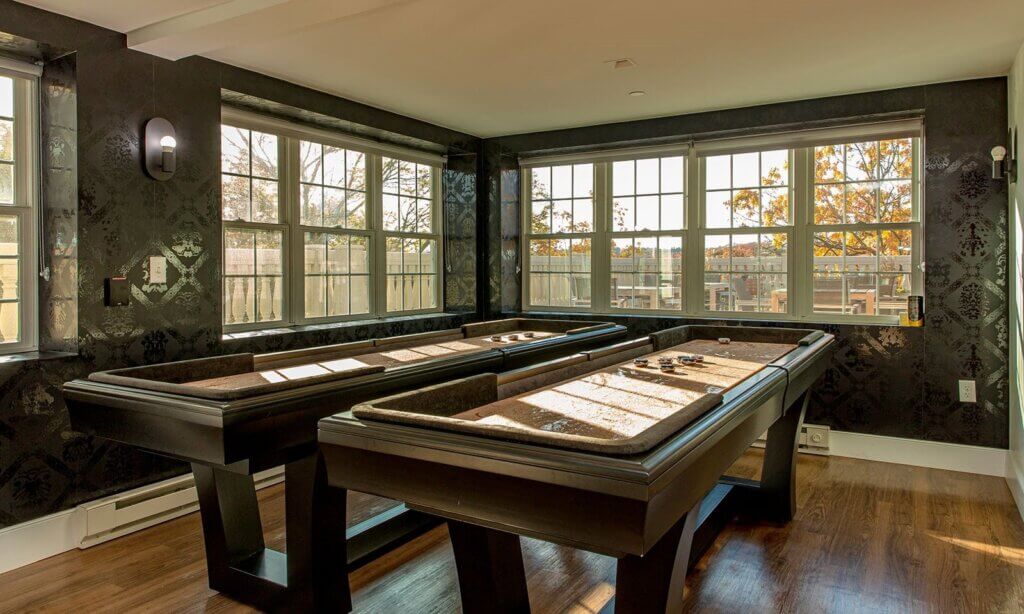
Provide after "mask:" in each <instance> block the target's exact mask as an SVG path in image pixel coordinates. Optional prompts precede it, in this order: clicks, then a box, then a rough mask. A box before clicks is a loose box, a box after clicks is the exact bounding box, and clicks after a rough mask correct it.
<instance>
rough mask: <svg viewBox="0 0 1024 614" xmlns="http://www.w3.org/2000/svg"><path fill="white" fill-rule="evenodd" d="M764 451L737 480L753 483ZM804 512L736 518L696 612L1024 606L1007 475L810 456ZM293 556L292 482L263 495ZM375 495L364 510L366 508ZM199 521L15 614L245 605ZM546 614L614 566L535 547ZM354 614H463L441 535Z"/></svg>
mask: <svg viewBox="0 0 1024 614" xmlns="http://www.w3.org/2000/svg"><path fill="white" fill-rule="evenodd" d="M759 462H760V453H759V452H757V451H751V452H750V453H748V454H747V456H746V457H744V459H742V460H741V461H740V462H739V463H737V466H736V467H734V470H733V471H732V473H734V474H736V475H741V476H743V477H756V474H757V472H758V467H759ZM798 481H799V494H798V503H799V512H798V514H797V517H796V519H795V520H794V521H793V522H791V523H789V524H788V525H785V526H773V525H765V524H761V523H751V522H745V521H744V520H743V519H739V520H737V521H736V522H734V523H732V524H731V525H730V526H729V527H728V528H726V530H725V531H724V532H723V533H722V534H721V536H719V538H718V540H717V541H716V542H715V545H714V546H713V547H712V548H711V550H709V551H708V553H707V554H706V555H705V556H704V558H703V559H702V560H701V561H700V563H699V564H698V565H697V567H696V569H694V570H693V571H692V572H691V573H690V576H689V577H688V578H687V593H686V597H685V600H684V601H685V603H684V605H685V610H686V611H688V612H812V611H813V612H844V613H845V612H1020V611H1021V610H1022V609H1024V523H1022V522H1021V518H1020V515H1019V513H1018V512H1017V509H1016V508H1015V507H1014V505H1013V502H1012V500H1011V497H1010V493H1009V491H1008V490H1007V487H1006V484H1005V482H1004V481H1003V480H1002V479H1001V478H995V477H985V476H977V475H971V474H965V473H954V472H948V471H939V470H933V469H921V468H916V467H906V466H902V465H890V464H883V463H873V462H868V461H859V460H852V459H846V458H838V457H829V458H826V457H816V456H808V455H800V458H799V469H798ZM260 500H261V508H262V509H263V512H264V527H265V531H266V537H267V545H268V546H270V547H274V548H281V547H283V542H284V534H283V531H284V524H283V511H284V498H283V489H282V488H281V487H280V486H277V487H273V488H270V489H266V490H264V491H263V492H262V493H261V494H260ZM379 504H380V502H379V500H378V501H373V500H369V499H367V500H363V501H360V502H359V503H358V504H357V505H356V507H357V508H358V509H357V510H356V512H355V513H357V514H359V513H365V510H366V509H367V508H368V507H369V506H371V505H379ZM199 531H200V527H199V519H198V516H197V515H195V514H193V515H190V516H186V517H183V518H179V519H177V520H174V521H171V522H168V523H165V524H162V525H160V526H158V527H154V528H152V529H149V530H146V531H143V532H141V533H136V534H134V535H131V536H128V537H125V538H122V539H119V540H115V541H113V542H109V543H106V544H103V545H100V546H96V547H94V548H90V549H89V550H85V551H73V552H68V553H65V554H62V555H59V556H56V557H53V558H50V559H47V560H45V561H40V562H39V563H36V564H33V565H30V566H27V567H24V568H21V569H18V570H15V571H13V572H10V573H8V574H4V575H2V576H0V611H3V612H26V611H36V612H69V611H78V612H125V611H141V612H204V611H205V612H248V611H251V610H249V609H248V608H245V607H244V606H240V605H238V604H236V603H234V602H232V601H231V600H229V599H227V598H224V597H221V596H220V595H218V594H217V593H215V592H213V591H211V590H210V589H208V588H207V587H206V568H205V564H204V563H203V552H202V541H201V539H200V535H199ZM523 552H524V556H525V558H526V571H527V579H528V582H529V588H530V601H531V605H532V609H533V611H534V612H538V613H540V612H575V613H587V612H591V613H593V612H600V611H601V610H602V608H605V607H606V606H607V605H608V603H609V601H610V600H611V599H612V597H613V596H614V593H615V588H614V578H615V563H614V561H613V560H612V559H609V558H607V557H603V556H600V555H596V554H591V553H587V552H581V551H576V550H572V549H568V548H563V547H559V546H553V545H551V544H547V543H543V542H538V541H534V540H523ZM351 581H352V585H353V588H354V590H355V595H354V602H355V607H356V611H357V612H413V611H415V612H438V613H447V612H458V611H459V610H460V606H459V596H458V585H457V579H456V576H455V565H454V560H453V558H452V551H451V546H450V545H449V543H448V539H447V533H446V531H445V529H444V528H443V527H442V528H439V529H436V530H434V531H431V532H430V533H427V534H426V535H424V536H422V537H420V538H419V539H417V540H415V541H413V542H411V543H410V544H408V545H406V546H404V547H403V548H400V549H399V550H397V551H395V552H392V553H391V554H389V555H387V556H385V557H384V558H381V559H379V560H377V561H375V562H374V563H372V564H370V565H368V566H366V567H363V568H362V569H359V570H357V571H356V572H354V573H353V574H352V575H351Z"/></svg>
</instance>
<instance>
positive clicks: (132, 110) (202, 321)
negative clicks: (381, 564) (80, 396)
mask: <svg viewBox="0 0 1024 614" xmlns="http://www.w3.org/2000/svg"><path fill="white" fill-rule="evenodd" d="M0 15H3V18H2V20H0V28H2V29H5V30H10V31H12V32H13V33H14V34H16V35H19V36H21V37H28V38H30V39H33V40H36V41H38V42H39V43H40V44H39V45H38V48H39V49H50V48H55V47H59V48H60V49H62V50H66V51H67V53H65V52H64V51H62V52H61V53H62V55H60V56H59V57H57V58H55V59H54V60H53V61H52V62H50V63H49V64H48V65H47V70H46V71H45V76H44V80H43V81H44V88H45V91H44V92H43V108H44V111H45V113H44V116H45V119H46V120H48V121H46V122H45V123H44V126H43V133H44V138H45V139H46V140H45V145H46V147H45V151H44V156H43V163H44V164H43V165H42V166H43V182H42V187H43V190H44V201H45V202H44V203H43V208H44V214H45V218H44V231H45V232H44V236H45V239H46V240H45V243H46V249H47V256H48V257H49V258H50V259H51V260H52V261H53V265H52V269H53V270H52V272H51V273H52V275H53V276H52V277H51V280H52V281H51V282H50V283H49V284H48V285H44V286H43V287H42V294H41V296H42V297H43V300H42V301H41V304H42V307H43V311H42V318H43V323H44V326H45V327H46V331H47V332H46V336H45V338H46V339H47V340H48V342H49V341H50V340H52V345H47V346H46V347H44V349H47V350H58V351H63V352H70V353H71V355H57V354H53V353H52V352H51V353H49V354H46V355H44V358H45V359H42V360H29V361H8V362H3V361H0V527H2V526H7V525H11V524H15V523H18V522H24V521H26V520H30V519H32V518H36V517H39V516H42V515H45V514H48V513H52V512H56V511H59V510H61V509H66V508H69V507H73V506H74V505H77V504H78V503H81V502H84V501H89V500H92V499H96V498H98V497H102V496H106V495H109V494H112V493H116V492H120V491H123V490H126V489H130V488H134V487H137V486H141V485H144V484H147V483H151V482H154V481H157V480H160V479H164V478H167V477H171V476H174V475H179V474H182V473H185V472H187V471H188V467H187V465H185V464H183V463H180V462H178V461H173V460H170V459H166V458H163V457H159V456H156V455H152V454H147V453H144V452H140V451H137V450H135V449H134V448H131V447H128V446H121V445H118V444H114V443H111V442H106V441H102V440H97V439H93V438H91V437H87V436H85V435H82V434H81V433H76V432H74V431H72V430H71V428H70V424H69V421H68V416H67V411H66V407H65V406H64V402H63V399H62V398H61V394H60V387H61V385H62V384H63V383H64V382H65V381H68V380H71V379H74V378H77V377H83V376H86V375H88V373H90V372H92V371H95V370H100V369H111V368H116V367H120V366H127V365H134V364H143V363H154V362H163V361H169V360H178V359H184V358H193V357H200V356H209V355H214V354H222V353H228V352H238V351H255V352H261V351H274V350H283V349H294V348H301V347H308V346H310V345H316V344H324V343H339V342H342V341H351V340H355V339H365V338H369V337H375V336H389V335H397V334H405V333H411V332H424V331H427V330H437V329H442V328H453V327H457V326H459V325H461V324H463V323H465V322H467V321H470V320H472V319H474V318H475V317H477V313H476V311H477V303H476V293H477V283H478V277H479V273H478V271H479V270H481V269H482V267H479V268H478V266H477V262H478V260H479V258H478V255H477V254H478V249H477V241H478V235H477V213H478V207H477V202H476V197H477V195H476V187H477V183H476V181H477V178H478V173H477V170H476V165H477V162H476V159H475V155H473V156H470V157H467V158H465V159H464V160H460V159H459V158H457V157H455V156H453V158H452V162H451V163H450V164H449V169H448V171H446V173H445V174H444V177H443V178H444V180H445V186H444V190H445V192H444V193H445V209H446V223H447V224H448V226H449V228H450V229H451V230H452V231H453V232H452V234H451V237H450V242H449V250H451V254H450V255H451V256H452V259H451V261H450V263H451V272H450V274H449V276H448V278H447V279H446V283H445V292H446V299H447V302H446V308H447V309H449V310H451V311H453V312H457V313H452V314H447V315H444V316H440V317H437V316H435V317H408V318H399V319H395V320H392V321H387V322H370V323H366V324H358V325H345V326H335V327H323V326H320V327H316V326H313V327H302V328H301V329H297V330H294V331H289V332H288V333H286V334H278V335H258V336H251V337H248V338H242V339H229V340H223V339H222V337H221V277H220V267H221V238H220V108H221V101H222V98H221V97H222V90H223V89H224V88H225V87H230V88H231V89H233V90H234V91H237V92H242V93H244V94H246V95H250V96H254V97H263V98H266V99H269V100H274V101H276V102H279V103H283V104H298V105H299V106H304V107H306V108H309V109H310V110H312V111H316V112H319V113H326V114H329V115H332V114H333V115H332V116H334V117H336V118H337V119H338V120H339V121H342V122H362V123H368V127H369V128H371V129H373V130H378V131H380V130H397V131H399V132H401V133H403V134H405V135H407V136H408V137H410V138H415V139H420V140H422V139H426V138H432V139H436V140H437V141H438V145H439V146H440V147H442V148H445V147H457V148H458V151H459V152H464V151H466V150H467V149H468V150H469V152H470V153H472V154H475V153H476V152H477V148H478V145H479V140H478V139H475V138H474V137H471V136H469V135H465V134H462V133H458V132H455V131H450V130H447V129H445V128H442V127H439V126H433V125H429V124H426V123H424V122H420V121H417V120H413V119H409V118H403V117H401V116H399V115H396V114H394V113H390V112H385V111H375V110H373V109H372V108H370V107H367V106H366V105H361V104H359V103H355V102H352V101H346V100H343V99H340V98H336V97H333V96H329V95H327V94H324V93H322V92H314V91H313V90H309V89H307V88H302V87H300V86H296V85H291V84H287V83H286V82H283V81H280V80H277V79H272V78H270V77H265V76H263V75H256V74H255V73H249V72H248V71H244V70H242V69H238V68H235V67H231V66H226V65H222V64H218V63H216V62H213V61H210V60H204V59H197V58H191V59H186V60H182V61H178V62H169V61H165V60H161V59H158V58H155V57H152V56H149V55H146V54H142V53H138V52H134V51H130V50H128V49H126V48H125V40H124V36H123V35H121V34H118V33H116V32H111V31H109V30H104V29H103V28H99V27H97V26H93V25H90V24H86V23H83V22H79V21H75V20H73V19H69V18H66V17H62V16H59V15H55V14H52V13H48V12H46V11H42V10H39V9H35V8H32V7H27V6H25V5H22V4H18V3H16V2H10V1H9V0H0ZM4 40H8V39H5V38H4V37H3V36H0V42H2V41H4ZM307 103H308V104H307ZM152 117H164V118H166V119H168V120H170V122H171V123H172V125H174V127H175V129H176V132H177V138H178V170H177V172H176V173H175V175H174V177H173V178H172V179H171V180H169V181H167V182H162V183H160V182H156V181H153V180H151V179H149V178H148V177H147V176H146V175H145V173H144V171H143V168H142V162H141V155H140V146H139V143H140V138H141V134H142V129H143V126H144V124H145V122H146V121H147V120H149V119H150V118H152ZM399 136H401V135H399ZM154 255H162V256H164V257H165V258H167V282H166V283H161V284H154V283H151V282H150V279H149V270H148V262H149V256H154ZM120 275H123V276H125V277H127V278H128V281H129V284H130V287H131V304H130V305H129V306H128V307H124V308H109V307H106V306H104V305H103V279H104V278H106V277H110V276H120ZM51 314H52V315H51ZM76 350H77V351H78V354H77V355H75V354H74V352H75V351H76Z"/></svg>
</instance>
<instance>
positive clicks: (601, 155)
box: [520, 118, 925, 325]
mask: <svg viewBox="0 0 1024 614" xmlns="http://www.w3.org/2000/svg"><path fill="white" fill-rule="evenodd" d="M898 138H913V156H914V164H913V175H912V177H911V183H912V207H913V209H912V216H911V217H912V220H911V221H910V222H893V223H879V224H869V223H861V224H842V225H837V226H840V227H841V229H842V230H847V231H857V230H862V229H863V230H878V231H881V230H889V229H891V228H896V229H909V230H910V231H911V234H912V264H911V268H912V270H911V271H910V273H911V275H910V278H911V293H912V294H919V295H923V293H924V271H925V266H924V263H925V253H924V248H925V240H924V224H925V220H924V212H925V206H924V197H925V195H924V171H923V168H924V166H923V164H924V162H923V160H924V150H925V139H924V124H923V120H922V119H921V118H909V119H896V120H890V121H878V122H872V123H868V124H853V125H847V126H839V127H834V128H823V129H810V130H801V131H797V132H786V133H776V134H765V135H759V136H753V137H739V138H728V139H717V140H707V141H701V142H695V141H690V142H689V143H686V144H681V145H669V146H656V147H638V148H629V149H620V150H609V151H600V152H590V153H586V154H564V155H563V154H556V155H542V156H528V157H524V158H523V159H521V161H520V171H521V173H522V174H521V182H520V183H521V185H520V202H521V203H522V206H521V216H520V223H521V228H523V232H521V233H520V235H521V236H520V250H521V252H520V253H521V254H522V256H521V262H522V265H521V271H522V284H521V286H522V288H521V299H522V306H523V307H522V309H523V311H525V312H532V313H544V312H549V313H550V312H568V313H599V314H607V315H647V316H673V317H688V318H697V319H714V320H747V321H759V320H760V321H779V322H816V323H834V324H874V325H896V324H898V323H899V316H898V315H862V314H833V313H828V312H814V311H813V281H812V274H813V235H814V233H815V232H825V231H829V230H830V229H831V228H832V225H829V226H825V225H815V224H813V208H814V172H813V169H814V148H815V146H821V145H825V144H829V143H851V142H863V141H879V140H890V139H898ZM778 149H786V150H788V151H789V163H790V172H789V178H788V185H787V187H788V190H789V208H790V211H789V216H790V217H789V224H787V225H780V226H753V227H735V228H706V227H705V211H706V208H707V193H706V191H705V189H704V188H705V181H706V177H705V173H704V165H705V163H704V158H706V157H708V156H713V155H725V154H739V153H750V152H762V151H771V150H778ZM673 154H674V155H682V156H684V157H685V159H686V160H685V169H686V170H685V175H684V186H683V188H684V195H683V206H684V211H685V213H684V214H685V224H684V226H683V228H682V229H681V230H679V231H675V230H673V231H649V232H648V231H629V232H612V230H611V228H612V225H611V215H612V202H613V197H612V188H611V181H612V178H611V175H612V172H611V165H612V162H614V161H619V160H639V159H642V158H650V157H668V156H670V155H673ZM586 163H592V164H594V221H595V229H594V232H593V233H590V234H589V235H581V234H577V235H571V234H568V235H565V236H561V235H558V234H554V233H552V234H550V235H540V234H531V233H530V232H529V230H528V229H529V228H530V225H529V222H530V214H531V212H532V175H531V173H532V169H533V168H535V167H545V166H558V165H564V164H586ZM860 226H863V228H859V227H860ZM768 233H784V234H786V235H787V257H786V266H787V269H786V273H785V274H786V276H787V279H788V281H787V285H788V287H792V288H794V292H793V296H792V297H789V300H788V301H787V306H786V312H785V313H775V312H756V311H711V310H708V309H706V306H705V302H704V267H705V264H704V255H705V252H704V240H705V237H707V236H714V235H729V234H768ZM663 235H667V236H680V237H681V238H682V247H683V263H682V273H683V280H682V289H681V293H682V294H681V298H682V300H681V306H680V308H679V309H626V308H617V307H611V305H610V296H609V292H610V283H611V261H610V248H611V239H612V238H617V237H623V238H625V237H629V236H642V237H654V236H663ZM572 237H576V238H580V237H589V238H590V239H591V245H592V248H591V249H592V251H591V258H592V262H591V267H590V270H591V292H592V300H591V306H590V307H588V308H583V307H550V306H542V305H532V304H531V302H530V284H529V274H530V250H529V242H530V239H538V238H572Z"/></svg>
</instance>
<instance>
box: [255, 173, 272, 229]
mask: <svg viewBox="0 0 1024 614" xmlns="http://www.w3.org/2000/svg"><path fill="white" fill-rule="evenodd" d="M277 212H278V202H277V181H266V180H264V179H253V180H252V220H253V221H254V222H265V223H270V224H274V223H276V222H277Z"/></svg>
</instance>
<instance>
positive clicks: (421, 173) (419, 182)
mask: <svg viewBox="0 0 1024 614" xmlns="http://www.w3.org/2000/svg"><path fill="white" fill-rule="evenodd" d="M432 186H433V182H432V180H431V172H430V167H429V166H425V165H423V164H417V165H416V195H417V196H419V197H420V198H430V196H431V193H430V191H431V188H432Z"/></svg>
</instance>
